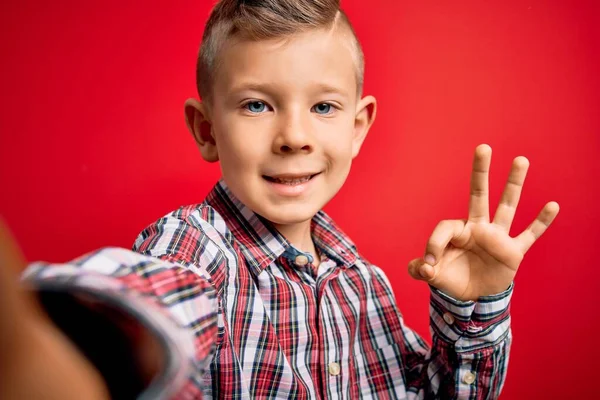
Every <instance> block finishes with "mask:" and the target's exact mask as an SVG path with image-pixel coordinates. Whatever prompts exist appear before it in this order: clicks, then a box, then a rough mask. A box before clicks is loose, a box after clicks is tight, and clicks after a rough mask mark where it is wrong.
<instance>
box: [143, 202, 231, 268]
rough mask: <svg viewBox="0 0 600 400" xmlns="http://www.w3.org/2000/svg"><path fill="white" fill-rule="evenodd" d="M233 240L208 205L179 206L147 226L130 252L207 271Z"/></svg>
mask: <svg viewBox="0 0 600 400" xmlns="http://www.w3.org/2000/svg"><path fill="white" fill-rule="evenodd" d="M231 241H232V236H231V232H230V231H229V229H228V227H227V225H226V223H225V220H224V219H223V218H222V217H221V216H220V215H219V214H218V213H217V211H216V210H215V209H214V208H212V207H211V206H209V205H207V204H205V203H200V204H193V205H187V206H182V207H180V208H178V209H177V210H174V211H172V212H170V213H168V214H166V215H164V216H163V217H161V218H159V219H157V220H156V221H154V222H153V223H151V224H150V225H148V226H147V227H146V228H144V230H142V232H140V234H139V235H138V237H137V238H136V240H135V243H134V245H133V250H134V251H136V252H138V253H141V254H145V255H149V256H152V257H158V258H162V259H168V260H170V261H174V262H177V263H179V264H183V265H186V266H188V267H200V268H202V269H204V268H210V267H211V266H214V264H215V263H219V262H220V260H221V259H222V258H223V251H224V250H226V249H228V248H230V245H231Z"/></svg>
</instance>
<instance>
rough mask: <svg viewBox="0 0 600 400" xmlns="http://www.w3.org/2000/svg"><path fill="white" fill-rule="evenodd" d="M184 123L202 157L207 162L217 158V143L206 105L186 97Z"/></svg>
mask: <svg viewBox="0 0 600 400" xmlns="http://www.w3.org/2000/svg"><path fill="white" fill-rule="evenodd" d="M184 109H185V123H186V124H187V127H188V130H189V131H190V133H191V134H192V136H194V140H195V141H196V144H197V145H198V148H199V149H200V154H201V155H202V158H203V159H204V160H206V161H208V162H215V161H218V160H219V153H218V152H217V144H216V142H215V137H214V135H213V130H212V124H211V122H210V119H209V115H208V107H207V105H206V104H205V103H201V102H199V101H198V100H196V99H187V100H186V101H185V105H184Z"/></svg>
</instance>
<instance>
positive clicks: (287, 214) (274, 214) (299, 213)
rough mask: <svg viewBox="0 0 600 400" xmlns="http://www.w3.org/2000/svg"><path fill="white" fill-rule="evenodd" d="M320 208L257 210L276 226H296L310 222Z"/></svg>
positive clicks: (299, 207) (295, 207) (291, 207)
mask: <svg viewBox="0 0 600 400" xmlns="http://www.w3.org/2000/svg"><path fill="white" fill-rule="evenodd" d="M261 208H263V207H261ZM319 210H320V208H317V207H306V206H298V205H295V206H292V205H289V206H283V207H282V206H275V207H272V208H271V209H268V210H267V209H261V210H256V211H255V212H256V213H257V214H260V215H261V216H262V217H263V218H265V219H267V220H269V221H270V222H271V223H273V224H276V225H294V224H300V223H304V222H306V221H310V220H311V219H312V218H313V217H314V216H315V214H316V213H317V212H319Z"/></svg>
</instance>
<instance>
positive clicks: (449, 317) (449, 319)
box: [443, 312, 454, 325]
mask: <svg viewBox="0 0 600 400" xmlns="http://www.w3.org/2000/svg"><path fill="white" fill-rule="evenodd" d="M443 317H444V321H446V323H447V324H448V325H452V324H453V323H454V317H453V316H452V314H450V313H448V312H447V313H444V315H443Z"/></svg>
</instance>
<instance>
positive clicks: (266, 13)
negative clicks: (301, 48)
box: [196, 0, 364, 101]
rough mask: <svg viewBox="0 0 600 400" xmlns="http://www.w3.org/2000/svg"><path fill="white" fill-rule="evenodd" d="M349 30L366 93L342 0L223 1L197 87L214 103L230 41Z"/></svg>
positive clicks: (206, 41)
mask: <svg viewBox="0 0 600 400" xmlns="http://www.w3.org/2000/svg"><path fill="white" fill-rule="evenodd" d="M339 26H342V27H346V28H347V29H348V30H349V32H350V33H351V37H352V43H351V45H352V48H353V53H354V59H355V64H356V81H357V92H358V93H359V96H360V93H361V92H362V85H363V75H364V56H363V52H362V48H361V46H360V43H359V41H358V39H357V37H356V33H355V32H354V29H353V28H352V25H351V24H350V21H349V20H348V17H347V15H346V14H345V13H344V12H343V11H342V10H341V9H340V0H221V1H219V2H218V3H217V4H216V6H215V7H214V8H213V10H212V12H211V14H210V17H209V19H208V22H207V23H206V27H205V29H204V34H203V36H202V44H201V46H200V53H199V55H198V61H197V64H196V85H197V89H198V94H199V95H200V97H201V98H202V99H203V100H206V101H210V98H211V95H212V83H213V80H214V77H215V72H216V70H217V65H218V53H219V50H220V49H221V47H222V46H223V44H224V43H225V42H226V41H227V39H229V38H231V37H234V36H235V37H241V38H243V39H249V40H265V39H275V38H285V37H288V36H290V35H292V34H294V33H299V32H303V31H306V30H309V29H317V28H337V27H339Z"/></svg>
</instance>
